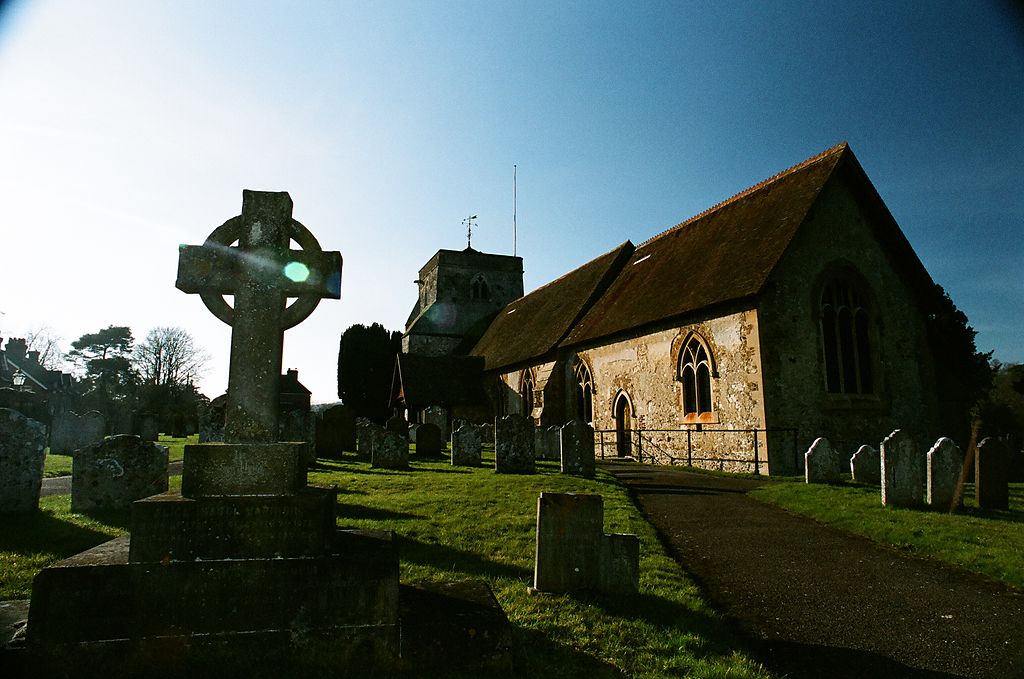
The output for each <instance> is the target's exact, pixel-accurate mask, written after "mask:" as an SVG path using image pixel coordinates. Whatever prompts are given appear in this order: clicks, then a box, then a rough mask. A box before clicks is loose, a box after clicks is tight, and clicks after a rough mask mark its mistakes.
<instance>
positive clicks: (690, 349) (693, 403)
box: [678, 335, 715, 422]
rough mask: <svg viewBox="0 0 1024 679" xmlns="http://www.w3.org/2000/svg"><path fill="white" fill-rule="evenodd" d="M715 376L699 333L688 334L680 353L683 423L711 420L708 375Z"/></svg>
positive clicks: (710, 359) (710, 358) (712, 414)
mask: <svg viewBox="0 0 1024 679" xmlns="http://www.w3.org/2000/svg"><path fill="white" fill-rule="evenodd" d="M714 376H715V367H714V357H713V356H712V354H711V351H710V350H709V349H708V347H707V345H706V344H705V343H704V341H703V340H702V339H701V338H700V337H699V336H697V335H691V336H690V338H689V339H687V340H686V343H685V344H684V345H683V350H682V351H681V352H680V354H679V377H678V379H679V381H680V382H682V384H683V421H684V422H711V421H713V418H714V406H713V399H712V393H711V378H712V377H714Z"/></svg>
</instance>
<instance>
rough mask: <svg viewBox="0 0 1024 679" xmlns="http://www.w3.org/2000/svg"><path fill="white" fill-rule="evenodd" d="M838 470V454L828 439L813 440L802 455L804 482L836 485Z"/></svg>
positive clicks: (839, 464)
mask: <svg viewBox="0 0 1024 679" xmlns="http://www.w3.org/2000/svg"><path fill="white" fill-rule="evenodd" d="M840 469H841V463H840V461H839V453H838V452H837V451H836V450H835V449H834V448H833V447H832V444H831V443H829V442H828V439H827V438H824V437H819V438H816V439H814V443H812V444H811V447H810V448H808V449H807V452H806V453H804V480H805V481H806V482H807V483H838V482H839V471H840Z"/></svg>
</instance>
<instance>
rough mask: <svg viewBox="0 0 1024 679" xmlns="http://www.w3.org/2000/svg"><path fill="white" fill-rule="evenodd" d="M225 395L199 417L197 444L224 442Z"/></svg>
mask: <svg viewBox="0 0 1024 679" xmlns="http://www.w3.org/2000/svg"><path fill="white" fill-rule="evenodd" d="M226 403H227V394H221V395H220V396H218V397H216V398H214V399H213V400H211V401H210V404H209V405H208V406H207V407H206V408H205V409H204V410H203V412H202V413H201V414H200V416H199V442H200V443H217V442H221V441H223V440H224V407H225V405H226Z"/></svg>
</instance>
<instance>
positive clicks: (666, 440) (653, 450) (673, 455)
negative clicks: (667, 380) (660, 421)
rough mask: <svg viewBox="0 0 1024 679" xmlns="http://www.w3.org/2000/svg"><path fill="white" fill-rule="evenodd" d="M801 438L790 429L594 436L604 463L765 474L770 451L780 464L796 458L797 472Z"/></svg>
mask: <svg viewBox="0 0 1024 679" xmlns="http://www.w3.org/2000/svg"><path fill="white" fill-rule="evenodd" d="M796 437H797V430H796V429H789V428H771V429H728V428H721V429H710V428H706V427H701V428H700V429H697V428H691V429H629V430H626V431H624V432H621V433H620V432H619V431H617V430H615V429H598V430H595V431H594V439H595V440H594V444H595V448H597V453H598V455H599V456H600V457H601V459H602V460H605V459H608V458H629V459H633V460H636V461H637V462H640V463H643V462H650V463H655V464H672V465H676V464H680V465H686V466H688V467H702V468H705V469H714V468H717V469H719V470H721V471H752V472H753V473H754V474H760V473H761V472H762V470H763V469H764V468H766V466H767V464H768V449H769V446H771V448H772V452H773V456H777V457H776V459H784V457H785V456H786V455H787V454H790V455H792V463H793V465H794V468H796V467H797V462H798V453H797V438H796ZM776 447H778V448H779V449H778V450H776Z"/></svg>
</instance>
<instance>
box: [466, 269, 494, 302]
mask: <svg viewBox="0 0 1024 679" xmlns="http://www.w3.org/2000/svg"><path fill="white" fill-rule="evenodd" d="M469 296H470V298H472V299H475V300H484V301H487V300H488V299H490V298H491V291H490V289H489V288H488V287H487V279H486V278H484V276H483V274H477V275H476V277H475V278H473V282H472V283H470V285H469Z"/></svg>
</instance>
